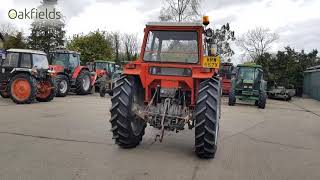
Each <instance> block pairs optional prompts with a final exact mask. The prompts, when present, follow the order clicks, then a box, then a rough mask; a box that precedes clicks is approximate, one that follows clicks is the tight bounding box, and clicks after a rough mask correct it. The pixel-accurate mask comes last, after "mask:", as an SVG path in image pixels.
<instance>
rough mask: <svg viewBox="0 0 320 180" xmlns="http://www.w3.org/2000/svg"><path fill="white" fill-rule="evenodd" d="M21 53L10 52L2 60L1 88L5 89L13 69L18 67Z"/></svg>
mask: <svg viewBox="0 0 320 180" xmlns="http://www.w3.org/2000/svg"><path fill="white" fill-rule="evenodd" d="M19 59H20V54H19V53H14V52H9V53H7V56H6V58H5V59H4V60H2V61H1V66H0V90H4V89H6V87H7V84H8V82H9V80H10V79H11V71H12V70H13V69H14V68H16V67H18V65H19Z"/></svg>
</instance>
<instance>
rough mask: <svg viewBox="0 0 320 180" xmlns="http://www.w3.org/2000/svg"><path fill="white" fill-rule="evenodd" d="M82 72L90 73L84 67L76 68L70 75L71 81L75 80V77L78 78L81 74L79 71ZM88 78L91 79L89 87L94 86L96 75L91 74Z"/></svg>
mask: <svg viewBox="0 0 320 180" xmlns="http://www.w3.org/2000/svg"><path fill="white" fill-rule="evenodd" d="M84 70H86V71H89V72H90V70H89V68H88V67H86V66H78V67H77V68H76V69H75V70H74V72H73V74H72V79H77V77H78V76H79V74H80V73H81V71H84ZM90 78H91V85H94V84H95V81H96V79H97V74H96V73H94V75H93V74H91V77H90Z"/></svg>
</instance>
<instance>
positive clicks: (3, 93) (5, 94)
mask: <svg viewBox="0 0 320 180" xmlns="http://www.w3.org/2000/svg"><path fill="white" fill-rule="evenodd" d="M0 96H1V97H2V98H9V97H10V95H9V93H8V91H0Z"/></svg>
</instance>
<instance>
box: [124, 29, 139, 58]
mask: <svg viewBox="0 0 320 180" xmlns="http://www.w3.org/2000/svg"><path fill="white" fill-rule="evenodd" d="M122 44H123V48H124V52H125V55H126V60H127V61H131V60H133V59H134V58H137V56H138V36H137V34H123V35H122Z"/></svg>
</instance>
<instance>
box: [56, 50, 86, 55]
mask: <svg viewBox="0 0 320 180" xmlns="http://www.w3.org/2000/svg"><path fill="white" fill-rule="evenodd" d="M50 53H63V54H79V55H80V53H79V52H76V51H69V50H65V49H58V50H54V51H50Z"/></svg>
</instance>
